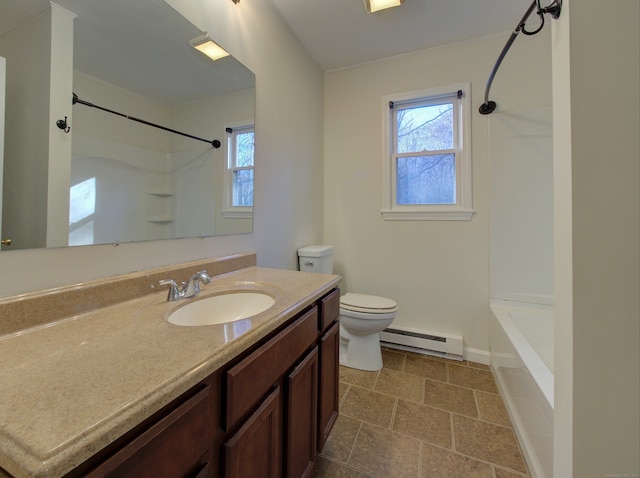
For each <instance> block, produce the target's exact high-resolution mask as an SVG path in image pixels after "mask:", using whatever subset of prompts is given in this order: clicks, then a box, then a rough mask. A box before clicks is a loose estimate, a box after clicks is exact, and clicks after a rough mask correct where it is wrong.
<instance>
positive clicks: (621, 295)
mask: <svg viewBox="0 0 640 478" xmlns="http://www.w3.org/2000/svg"><path fill="white" fill-rule="evenodd" d="M612 5H615V7H614V8H605V9H603V8H602V3H601V2H598V1H596V0H581V1H577V2H573V1H571V0H570V1H568V2H564V6H563V13H562V15H561V17H560V19H559V21H558V22H554V31H553V41H552V47H553V70H554V71H553V87H554V91H553V96H554V102H553V103H554V106H553V107H554V125H555V126H554V128H555V133H556V134H555V135H554V163H555V164H554V182H555V184H554V196H555V206H554V208H555V218H554V229H555V238H554V250H555V253H556V254H555V257H556V258H555V283H556V291H555V295H556V317H557V321H556V334H555V335H556V344H557V345H556V349H555V357H556V367H555V384H556V385H555V390H556V397H555V407H556V408H555V417H556V419H555V421H554V428H555V430H554V459H555V464H554V476H556V477H571V476H572V477H576V478H578V477H579V478H582V477H606V476H638V474H640V454H639V453H638V450H640V405H639V403H640V346H639V341H640V140H639V135H638V131H640V98H639V96H640V91H639V88H638V85H639V84H640V78H639V76H640V58H639V56H640V52H639V49H638V45H639V44H640V30H639V26H638V18H640V4H639V3H638V1H637V0H619V1H616V2H614V3H613V4H612Z"/></svg>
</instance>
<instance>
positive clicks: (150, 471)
mask: <svg viewBox="0 0 640 478" xmlns="http://www.w3.org/2000/svg"><path fill="white" fill-rule="evenodd" d="M339 299H340V295H339V291H338V290H337V289H334V290H333V291H332V292H330V293H329V294H327V295H325V296H324V297H323V298H322V299H320V300H319V301H318V302H316V303H315V304H314V305H313V306H311V307H308V308H307V309H306V310H304V311H302V312H301V313H300V314H298V315H297V316H296V317H294V318H292V319H291V320H289V321H288V322H287V323H286V324H284V325H283V326H282V327H280V328H279V329H278V330H276V331H274V332H273V333H271V334H270V335H269V336H267V337H266V338H264V339H263V340H262V341H260V342H259V343H257V344H255V345H254V346H253V347H251V349H250V350H248V351H247V352H245V353H244V354H241V355H240V356H238V357H236V358H235V359H233V360H232V361H231V362H230V363H229V364H228V365H227V366H225V367H223V368H221V369H220V370H218V371H216V372H215V373H213V374H211V375H210V376H209V377H208V378H207V379H205V380H204V381H202V382H201V383H200V384H198V385H196V386H195V387H193V388H192V389H191V390H189V391H188V392H187V393H185V394H183V395H182V396H181V397H178V398H177V399H176V400H174V401H173V402H172V403H170V404H169V405H167V406H166V407H164V408H163V409H162V410H160V411H159V412H157V413H155V414H154V415H152V416H151V417H149V418H148V419H146V420H145V421H144V422H143V423H141V424H139V425H138V426H136V427H134V429H133V430H131V431H130V432H128V433H127V434H125V435H124V436H123V437H121V438H119V439H118V440H116V441H115V442H114V443H112V444H111V445H109V446H108V447H107V448H105V449H104V450H102V451H100V452H98V453H97V454H96V455H95V456H94V457H92V458H91V459H89V460H87V461H86V462H85V463H83V464H82V465H80V466H79V467H77V468H76V469H75V470H73V471H72V472H71V473H69V474H68V475H67V478H75V477H79V476H89V477H91V478H98V477H118V478H120V477H136V478H141V477H143V478H144V477H154V478H158V477H160V478H162V477H167V478H169V477H171V478H219V477H226V478H246V477H251V478H263V477H264V478H280V477H283V476H284V477H287V478H304V477H307V476H309V475H310V473H311V471H312V468H313V463H314V461H315V459H316V456H317V452H318V451H319V450H321V449H322V446H323V445H324V442H325V441H326V438H327V436H328V434H329V431H330V430H331V427H332V426H333V423H334V422H335V419H336V417H337V413H338V348H339V324H338V322H337V318H338V312H339Z"/></svg>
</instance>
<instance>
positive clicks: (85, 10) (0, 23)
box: [0, 0, 535, 101]
mask: <svg viewBox="0 0 640 478" xmlns="http://www.w3.org/2000/svg"><path fill="white" fill-rule="evenodd" d="M243 1H271V2H272V3H273V4H274V5H275V7H276V8H277V9H278V10H279V11H280V12H281V15H282V17H283V19H284V20H285V21H286V22H287V23H288V24H289V26H290V28H291V30H292V31H293V33H294V34H295V36H296V37H297V38H298V39H299V40H300V41H301V43H302V44H303V45H304V47H305V48H306V49H307V50H308V52H309V54H310V55H311V56H312V57H313V59H314V60H315V61H316V63H317V64H318V65H319V66H320V67H321V68H322V69H323V70H329V69H334V68H341V67H346V66H351V65H355V64H359V63H363V62H367V61H372V60H377V59H381V58H386V57H389V56H393V55H398V54H402V53H408V52H412V51H417V50H423V49H426V48H430V47H434V46H437V45H443V44H447V43H452V42H458V41H462V40H467V39H470V38H474V37H478V36H483V35H489V34H494V33H502V32H505V41H506V39H507V38H508V35H507V34H506V32H509V31H511V30H512V29H513V28H514V27H515V26H516V23H517V22H518V20H519V19H520V18H521V17H522V15H523V14H524V12H525V11H526V9H527V7H528V6H529V5H530V3H531V0H405V2H404V4H403V5H402V6H400V7H396V8H392V9H389V10H385V11H381V12H378V13H375V14H370V13H367V12H366V11H365V8H364V4H363V0H240V3H238V5H236V6H234V8H238V9H242V2H243ZM48 3H49V2H48V0H19V1H17V0H0V33H1V32H2V31H4V30H6V29H7V28H8V27H9V26H11V25H12V24H13V23H15V22H16V21H18V20H19V19H22V18H24V17H25V16H27V15H29V14H31V13H33V12H34V11H37V10H38V9H40V8H44V7H45V6H47V5H48ZM56 3H58V4H59V5H61V6H62V7H64V8H67V9H68V10H71V11H73V12H74V13H77V14H78V19H77V20H76V21H75V27H74V28H75V31H76V34H77V35H78V37H79V38H80V37H81V36H82V38H83V39H82V40H79V41H76V43H75V46H74V56H75V57H76V60H75V61H76V62H77V63H78V64H79V63H80V61H79V59H82V63H83V65H84V66H83V67H84V69H85V72H86V73H87V74H89V75H91V76H95V77H97V78H103V79H104V80H105V81H108V82H110V83H112V84H116V85H120V86H122V87H124V88H127V89H129V90H131V91H138V92H140V93H143V94H149V95H152V96H156V97H163V98H165V99H169V98H172V96H173V95H175V96H176V97H175V98H173V101H178V100H181V101H184V100H186V99H189V98H180V96H181V95H182V96H184V95H185V94H186V92H189V93H190V94H191V93H193V95H192V96H191V99H195V98H196V97H198V94H199V93H195V92H197V91H198V90H199V88H200V87H201V86H202V82H201V84H200V85H199V84H197V79H199V78H203V77H204V76H203V75H204V72H202V74H190V75H188V76H187V77H186V78H185V77H184V76H183V77H182V78H181V77H175V76H173V74H174V73H175V74H178V73H181V72H185V71H191V72H192V71H193V70H191V69H190V67H187V66H185V65H181V66H180V65H178V66H175V65H174V66H169V65H168V61H169V60H168V55H167V54H166V53H167V52H168V51H170V50H177V49H178V48H177V47H176V45H179V46H180V48H181V49H182V51H183V53H184V51H185V49H186V50H189V48H188V46H186V43H187V42H188V39H190V38H193V37H194V36H196V34H199V33H200V32H198V31H197V29H196V28H195V27H194V26H193V25H190V24H188V22H186V21H183V22H182V24H179V25H178V26H174V24H173V23H171V26H170V27H169V21H170V19H169V18H168V16H170V15H173V16H174V17H175V16H178V17H179V15H177V14H176V12H175V11H173V9H171V8H170V7H168V6H167V5H166V4H165V2H164V1H163V0H135V1H132V0H57V1H56ZM95 8H98V10H95ZM96 11H98V12H99V13H97V14H96V13H95V12H96ZM151 11H153V12H154V13H153V14H149V12H151ZM123 12H126V14H125V13H123ZM150 19H151V20H150ZM105 21H110V23H111V24H115V25H116V32H117V35H116V36H115V37H114V39H111V40H110V39H109V37H108V36H106V35H107V34H108V32H106V31H103V30H104V25H105ZM171 21H173V20H171ZM533 21H535V20H533ZM159 25H162V26H159ZM127 26H128V27H129V28H126V27H127ZM127 31H130V32H135V34H136V35H137V37H136V38H132V37H128V36H127V35H128V34H126V33H125V32H127ZM159 31H160V33H161V35H160V37H159V39H158V40H157V41H162V42H163V44H162V46H161V48H158V49H155V50H154V49H151V48H149V47H147V49H146V51H145V54H146V55H147V56H149V57H150V56H152V55H154V54H155V53H154V52H157V51H159V52H160V53H159V54H160V55H161V57H159V58H157V61H151V60H152V58H149V62H148V63H149V66H148V67H147V70H148V71H147V72H146V73H145V72H144V71H143V70H144V65H142V64H140V62H139V61H136V60H135V59H133V58H130V59H127V58H126V56H127V54H129V53H130V50H132V48H131V47H130V46H127V45H133V44H137V43H140V41H139V38H143V39H146V40H148V39H150V38H152V36H153V35H154V34H157V33H158V32H159ZM84 32H91V33H93V34H95V33H101V34H102V35H103V36H102V37H96V36H95V35H91V37H88V36H87V38H88V39H85V37H84V36H83V33H84ZM173 33H175V35H176V36H171V34H173ZM110 45H113V46H116V53H117V54H118V55H119V58H118V59H117V60H116V59H114V60H112V61H111V62H109V61H106V60H107V57H108V55H107V54H106V53H107V52H106V47H107V46H110ZM96 52H100V53H101V54H98V55H96ZM193 53H194V52H193V51H187V52H186V55H192V54H193ZM498 53H499V52H497V51H496V56H497V55H498ZM196 55H197V54H196ZM126 61H128V62H129V64H128V65H127V67H126V68H125V69H124V70H123V69H119V68H115V67H114V66H115V65H116V64H118V65H120V64H122V63H123V62H126ZM157 63H160V64H162V65H163V68H162V70H161V71H160V72H159V71H158V70H157V69H154V68H155V66H154V65H156V64H157ZM208 66H210V65H208ZM196 67H199V66H196ZM132 71H134V72H135V74H131V72H132ZM145 74H148V75H149V76H150V77H151V78H154V81H153V82H148V81H147V80H146V79H145V78H146V77H145ZM227 80H233V77H231V78H227ZM127 82H128V83H127ZM213 82H214V81H212V80H207V81H206V83H209V84H211V83H213ZM146 83H148V84H150V85H151V84H152V85H153V87H154V88H156V90H155V91H144V89H145V88H146V86H145V84H146ZM176 84H177V85H182V88H181V91H180V92H176V91H172V90H175V88H173V86H174V85H176Z"/></svg>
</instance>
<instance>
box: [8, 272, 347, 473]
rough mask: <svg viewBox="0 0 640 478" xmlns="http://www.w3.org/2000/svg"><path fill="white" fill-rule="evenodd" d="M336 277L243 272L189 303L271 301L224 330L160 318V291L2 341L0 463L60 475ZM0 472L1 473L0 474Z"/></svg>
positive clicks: (168, 308) (169, 306)
mask: <svg viewBox="0 0 640 478" xmlns="http://www.w3.org/2000/svg"><path fill="white" fill-rule="evenodd" d="M339 280H340V278H339V276H334V275H325V274H312V273H305V272H295V271H286V270H279V269H267V268H261V267H248V268H245V269H241V270H239V271H236V272H232V273H228V274H224V275H222V276H218V277H215V278H214V279H213V280H212V282H211V283H210V284H209V285H206V286H204V288H203V290H202V292H201V293H200V295H198V296H197V297H196V298H195V300H198V299H202V298H206V297H208V296H211V295H215V294H218V293H221V292H225V291H228V290H236V289H260V290H263V291H264V292H267V293H268V294H270V295H272V297H274V299H275V304H274V305H273V306H272V307H271V308H269V309H267V310H266V311H265V312H262V313H260V314H258V315H256V316H253V317H252V318H250V319H244V320H241V321H238V322H234V323H231V324H221V325H210V326H200V327H181V326H176V325H173V324H170V323H169V322H168V321H167V320H166V319H167V317H168V315H169V314H170V313H171V312H172V311H173V310H175V309H176V308H178V307H181V306H183V305H186V304H187V303H189V301H192V300H194V299H184V300H180V301H175V302H167V300H166V295H167V290H166V289H164V288H163V289H162V290H161V291H158V292H154V293H151V294H148V295H145V296H143V297H141V298H139V299H133V300H128V301H126V302H123V303H119V304H115V305H111V306H108V307H104V308H101V309H98V310H95V311H92V312H87V313H84V314H80V315H76V316H74V317H69V318H65V319H62V320H58V321H56V322H54V323H52V324H47V325H40V326H37V327H33V328H30V329H27V330H23V331H19V332H16V333H12V334H8V335H4V336H2V337H0V467H2V468H4V469H5V470H6V471H7V472H9V473H11V474H12V475H14V476H15V477H17V478H20V477H41V476H51V477H55V476H61V475H63V474H65V473H66V472H68V471H70V470H72V469H73V468H75V467H76V466H77V465H79V464H81V463H82V462H84V461H85V460H87V459H88V458H90V457H91V456H92V455H94V454H95V453H96V452H97V451H99V450H100V449H102V448H104V447H105V446H106V445H108V444H109V443H111V442H112V441H114V440H115V439H116V438H118V437H120V436H121V435H123V434H124V433H125V432H127V431H128V430H130V429H131V428H133V427H134V426H135V425H137V424H138V423H140V422H141V421H142V420H143V419H145V418H147V417H148V416H150V415H151V414H153V413H154V412H155V411H157V410H159V409H160V408H162V407H163V406H164V405H166V404H167V403H169V402H171V401H172V400H173V399H175V398H177V397H178V396H179V395H180V394H182V393H183V392H185V391H187V390H188V389H189V388H191V387H192V386H194V385H196V384H197V383H198V382H199V381H201V380H202V379H204V378H206V377H207V376H208V375H209V374H211V373H213V372H214V371H215V370H217V369H219V368H220V367H221V366H223V365H224V364H225V363H227V362H228V361H229V360H231V359H232V358H234V357H235V356H236V355H238V354H239V353H240V352H242V351H243V350H245V349H246V348H247V347H248V346H250V345H252V344H253V343H255V342H256V341H258V340H259V339H260V338H262V337H264V336H265V335H267V334H268V333H269V332H271V331H273V330H274V329H276V328H277V327H278V326H279V325H281V324H282V323H283V322H285V321H286V320H287V319H289V318H291V317H293V316H294V315H295V314H296V313H297V312H299V311H301V310H302V309H304V308H305V307H306V306H308V305H309V304H311V303H312V302H314V301H315V300H317V299H318V298H320V297H321V296H322V295H324V294H325V293H326V292H328V291H329V290H331V289H332V288H334V287H336V286H337V284H338V282H339ZM0 476H2V470H0Z"/></svg>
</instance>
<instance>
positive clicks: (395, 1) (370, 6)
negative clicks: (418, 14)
mask: <svg viewBox="0 0 640 478" xmlns="http://www.w3.org/2000/svg"><path fill="white" fill-rule="evenodd" d="M403 3H404V0H364V4H365V6H366V7H367V12H369V13H375V12H377V11H380V10H384V9H386V8H391V7H399V6H400V5H402V4H403Z"/></svg>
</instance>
